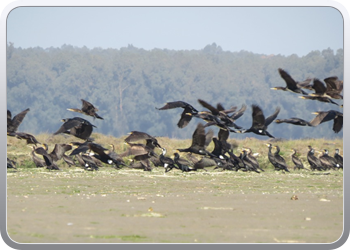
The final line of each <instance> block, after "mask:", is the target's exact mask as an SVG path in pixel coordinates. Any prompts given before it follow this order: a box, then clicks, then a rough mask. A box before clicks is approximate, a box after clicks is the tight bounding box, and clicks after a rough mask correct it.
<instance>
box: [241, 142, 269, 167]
mask: <svg viewBox="0 0 350 250" xmlns="http://www.w3.org/2000/svg"><path fill="white" fill-rule="evenodd" d="M243 150H245V151H246V152H247V155H246V158H247V159H248V160H249V161H251V162H252V164H253V165H254V166H255V168H256V169H258V170H261V171H263V172H265V170H264V169H262V168H261V167H260V164H259V162H258V160H257V159H256V158H255V157H254V155H253V151H252V150H251V149H250V148H243Z"/></svg>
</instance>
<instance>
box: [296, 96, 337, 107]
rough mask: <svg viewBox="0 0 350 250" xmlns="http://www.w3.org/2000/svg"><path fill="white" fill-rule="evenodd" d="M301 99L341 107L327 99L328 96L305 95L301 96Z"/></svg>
mask: <svg viewBox="0 0 350 250" xmlns="http://www.w3.org/2000/svg"><path fill="white" fill-rule="evenodd" d="M299 98H301V99H306V100H314V101H319V102H325V103H331V104H334V105H337V106H339V104H338V103H336V102H334V101H332V99H331V98H329V97H327V96H310V95H303V96H299Z"/></svg>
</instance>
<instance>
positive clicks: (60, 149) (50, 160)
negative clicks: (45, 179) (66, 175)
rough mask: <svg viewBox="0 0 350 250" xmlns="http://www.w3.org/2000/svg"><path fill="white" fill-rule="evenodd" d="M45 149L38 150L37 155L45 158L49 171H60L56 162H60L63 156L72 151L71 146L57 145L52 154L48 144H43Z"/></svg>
mask: <svg viewBox="0 0 350 250" xmlns="http://www.w3.org/2000/svg"><path fill="white" fill-rule="evenodd" d="M43 146H44V147H40V148H36V149H35V153H37V154H40V155H42V156H43V158H44V160H45V164H46V168H47V169H49V170H60V169H59V167H58V166H57V164H56V162H57V161H59V160H60V159H61V158H62V156H63V154H64V153H65V152H67V151H69V150H71V149H72V146H71V145H69V144H55V147H54V149H53V150H52V151H51V153H48V146H47V144H45V143H44V144H43Z"/></svg>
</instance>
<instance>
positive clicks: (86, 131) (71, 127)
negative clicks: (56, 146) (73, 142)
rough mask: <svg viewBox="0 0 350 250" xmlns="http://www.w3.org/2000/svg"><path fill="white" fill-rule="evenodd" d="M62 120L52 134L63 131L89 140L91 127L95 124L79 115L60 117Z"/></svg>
mask: <svg viewBox="0 0 350 250" xmlns="http://www.w3.org/2000/svg"><path fill="white" fill-rule="evenodd" d="M62 122H64V123H63V124H62V126H61V127H60V128H59V129H58V130H57V131H56V132H55V133H54V135H57V134H60V133H65V134H69V135H73V136H75V137H77V138H80V139H83V140H90V139H91V138H90V135H91V134H92V131H93V127H95V128H96V126H95V125H93V124H91V123H90V122H89V121H87V120H85V119H83V118H80V117H74V118H66V119H62Z"/></svg>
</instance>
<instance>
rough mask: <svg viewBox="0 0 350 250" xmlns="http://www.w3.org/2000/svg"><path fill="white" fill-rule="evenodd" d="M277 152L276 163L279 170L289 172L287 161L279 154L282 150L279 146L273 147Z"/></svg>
mask: <svg viewBox="0 0 350 250" xmlns="http://www.w3.org/2000/svg"><path fill="white" fill-rule="evenodd" d="M273 147H274V148H275V149H276V151H275V153H274V155H273V156H274V158H275V162H276V164H277V165H276V166H277V170H284V171H287V172H289V170H288V166H287V163H286V160H285V159H284V158H283V157H282V156H281V155H280V154H279V153H280V148H279V147H278V146H273Z"/></svg>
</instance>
